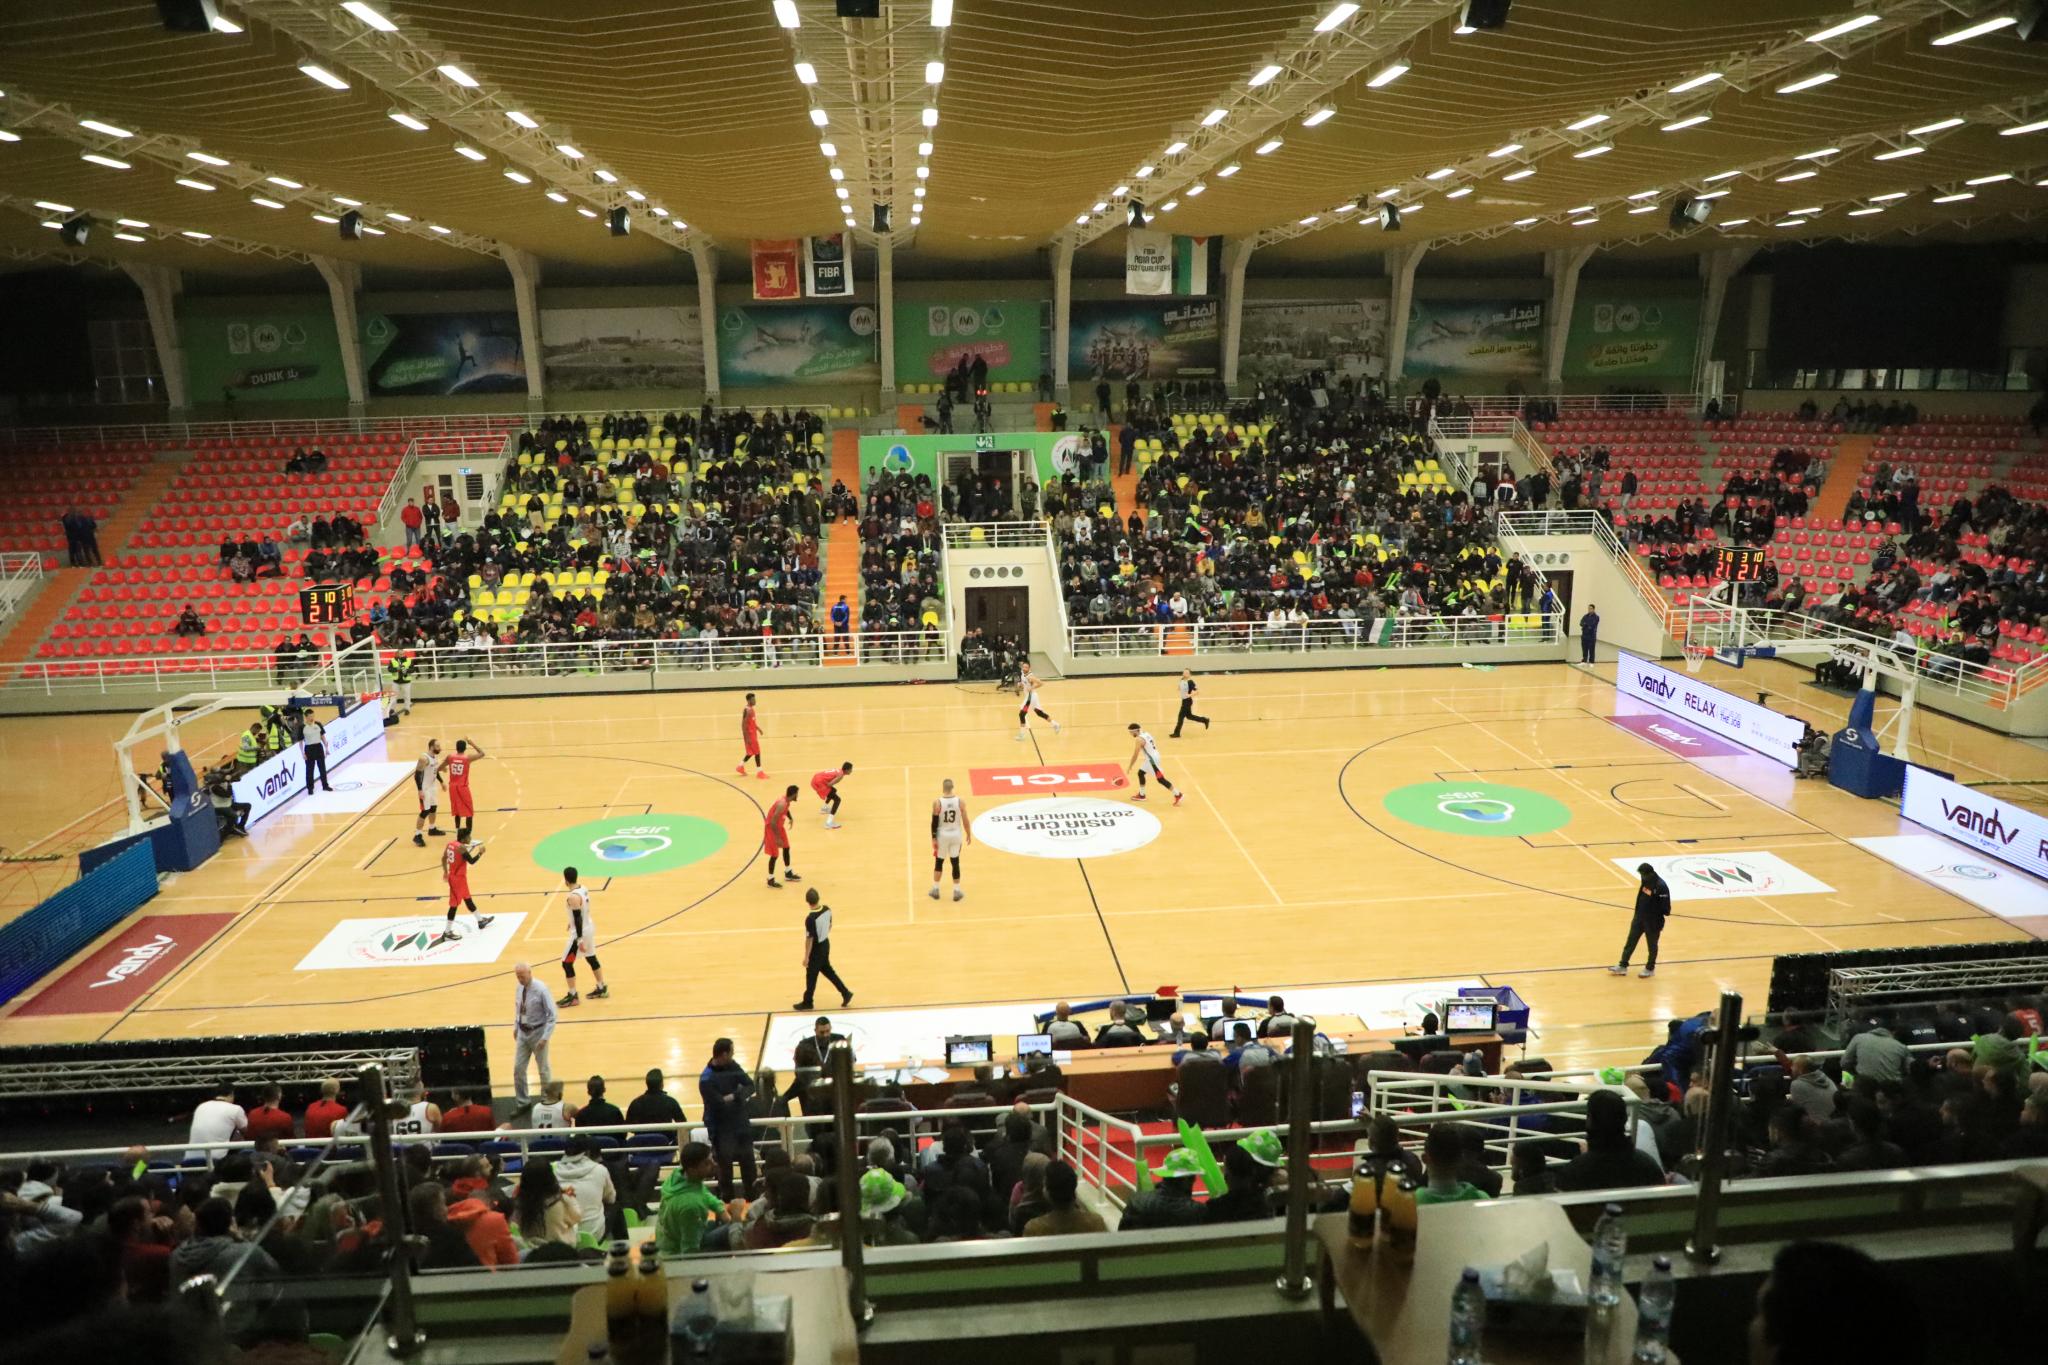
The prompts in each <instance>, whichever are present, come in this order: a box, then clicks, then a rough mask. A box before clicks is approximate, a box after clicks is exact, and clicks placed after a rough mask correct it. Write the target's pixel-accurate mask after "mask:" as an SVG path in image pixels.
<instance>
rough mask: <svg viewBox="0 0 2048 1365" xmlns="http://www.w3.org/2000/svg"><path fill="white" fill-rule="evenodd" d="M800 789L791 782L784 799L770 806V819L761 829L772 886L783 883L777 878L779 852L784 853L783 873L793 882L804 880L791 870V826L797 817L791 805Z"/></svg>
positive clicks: (769, 879) (783, 796) (762, 843)
mask: <svg viewBox="0 0 2048 1365" xmlns="http://www.w3.org/2000/svg"><path fill="white" fill-rule="evenodd" d="M798 790H799V788H798V787H797V785H796V783H794V782H792V783H790V784H789V786H788V787H787V788H786V789H785V790H784V791H783V793H782V799H781V800H779V801H777V802H776V803H775V804H774V805H772V806H770V807H768V819H767V821H766V823H765V824H764V826H763V827H762V830H761V847H762V849H763V850H764V851H765V852H766V853H767V854H768V885H770V886H774V887H779V886H781V885H782V883H781V882H778V881H776V880H775V855H776V854H778V853H780V854H781V855H782V875H783V876H784V877H787V878H788V879H789V880H790V881H793V882H800V881H802V880H803V878H802V877H799V876H798V875H797V874H796V873H794V872H792V871H790V870H789V826H790V824H791V822H792V821H794V820H795V818H796V817H795V816H794V815H792V814H791V813H790V807H791V806H793V805H795V804H796V798H797V792H798Z"/></svg>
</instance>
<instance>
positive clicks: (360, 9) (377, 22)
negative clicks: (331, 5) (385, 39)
mask: <svg viewBox="0 0 2048 1365" xmlns="http://www.w3.org/2000/svg"><path fill="white" fill-rule="evenodd" d="M341 7H342V8H343V9H345V10H347V11H348V12H349V13H350V14H353V15H354V16H355V17H356V18H358V19H360V20H362V21H363V22H364V23H366V24H368V25H369V26H370V27H371V28H374V29H376V30H377V32H379V33H396V32H398V25H396V24H394V23H392V22H391V21H390V20H389V19H386V18H385V17H384V16H383V15H381V14H379V13H377V11H376V10H374V9H371V8H370V7H369V6H368V5H366V4H364V3H363V0H341Z"/></svg>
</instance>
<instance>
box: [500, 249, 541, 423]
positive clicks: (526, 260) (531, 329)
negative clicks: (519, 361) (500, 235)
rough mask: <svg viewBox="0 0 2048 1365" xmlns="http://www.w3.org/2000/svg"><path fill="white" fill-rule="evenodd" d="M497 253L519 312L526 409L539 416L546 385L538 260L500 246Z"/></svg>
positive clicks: (530, 253) (523, 252)
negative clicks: (524, 366) (503, 261)
mask: <svg viewBox="0 0 2048 1365" xmlns="http://www.w3.org/2000/svg"><path fill="white" fill-rule="evenodd" d="M498 254H499V255H500V256H502V257H504V259H505V269H507V270H508V271H510V272H511V274H512V298H513V300H514V302H515V303H516V304H517V305H518V309H519V349H520V351H521V353H522V354H523V355H524V356H525V357H526V409H527V411H528V412H532V413H538V412H539V411H540V410H541V403H542V401H543V400H542V392H543V390H544V388H545V384H546V380H545V376H544V374H543V370H542V366H541V346H540V261H539V259H538V258H537V257H535V256H534V254H533V253H532V252H530V251H521V250H520V249H519V248H518V247H516V246H505V245H504V244H502V243H501V244H499V247H498Z"/></svg>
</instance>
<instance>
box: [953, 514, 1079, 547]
mask: <svg viewBox="0 0 2048 1365" xmlns="http://www.w3.org/2000/svg"><path fill="white" fill-rule="evenodd" d="M940 530H941V531H942V532H943V533H944V535H945V542H946V548H947V549H949V550H1035V549H1040V548H1043V547H1044V545H1045V538H1046V537H1047V536H1048V535H1049V534H1051V533H1050V532H1049V531H1048V530H1047V529H1046V525H1045V523H1044V522H1042V521H949V522H947V523H946V524H945V525H944V526H942V527H941V528H940Z"/></svg>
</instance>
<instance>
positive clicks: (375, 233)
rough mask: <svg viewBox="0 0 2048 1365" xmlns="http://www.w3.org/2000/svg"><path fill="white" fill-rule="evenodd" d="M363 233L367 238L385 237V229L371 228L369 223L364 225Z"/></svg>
mask: <svg viewBox="0 0 2048 1365" xmlns="http://www.w3.org/2000/svg"><path fill="white" fill-rule="evenodd" d="M363 232H364V234H365V235H366V236H370V237H382V236H383V235H384V229H383V228H379V227H371V226H370V225H369V224H368V223H365V224H363Z"/></svg>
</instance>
